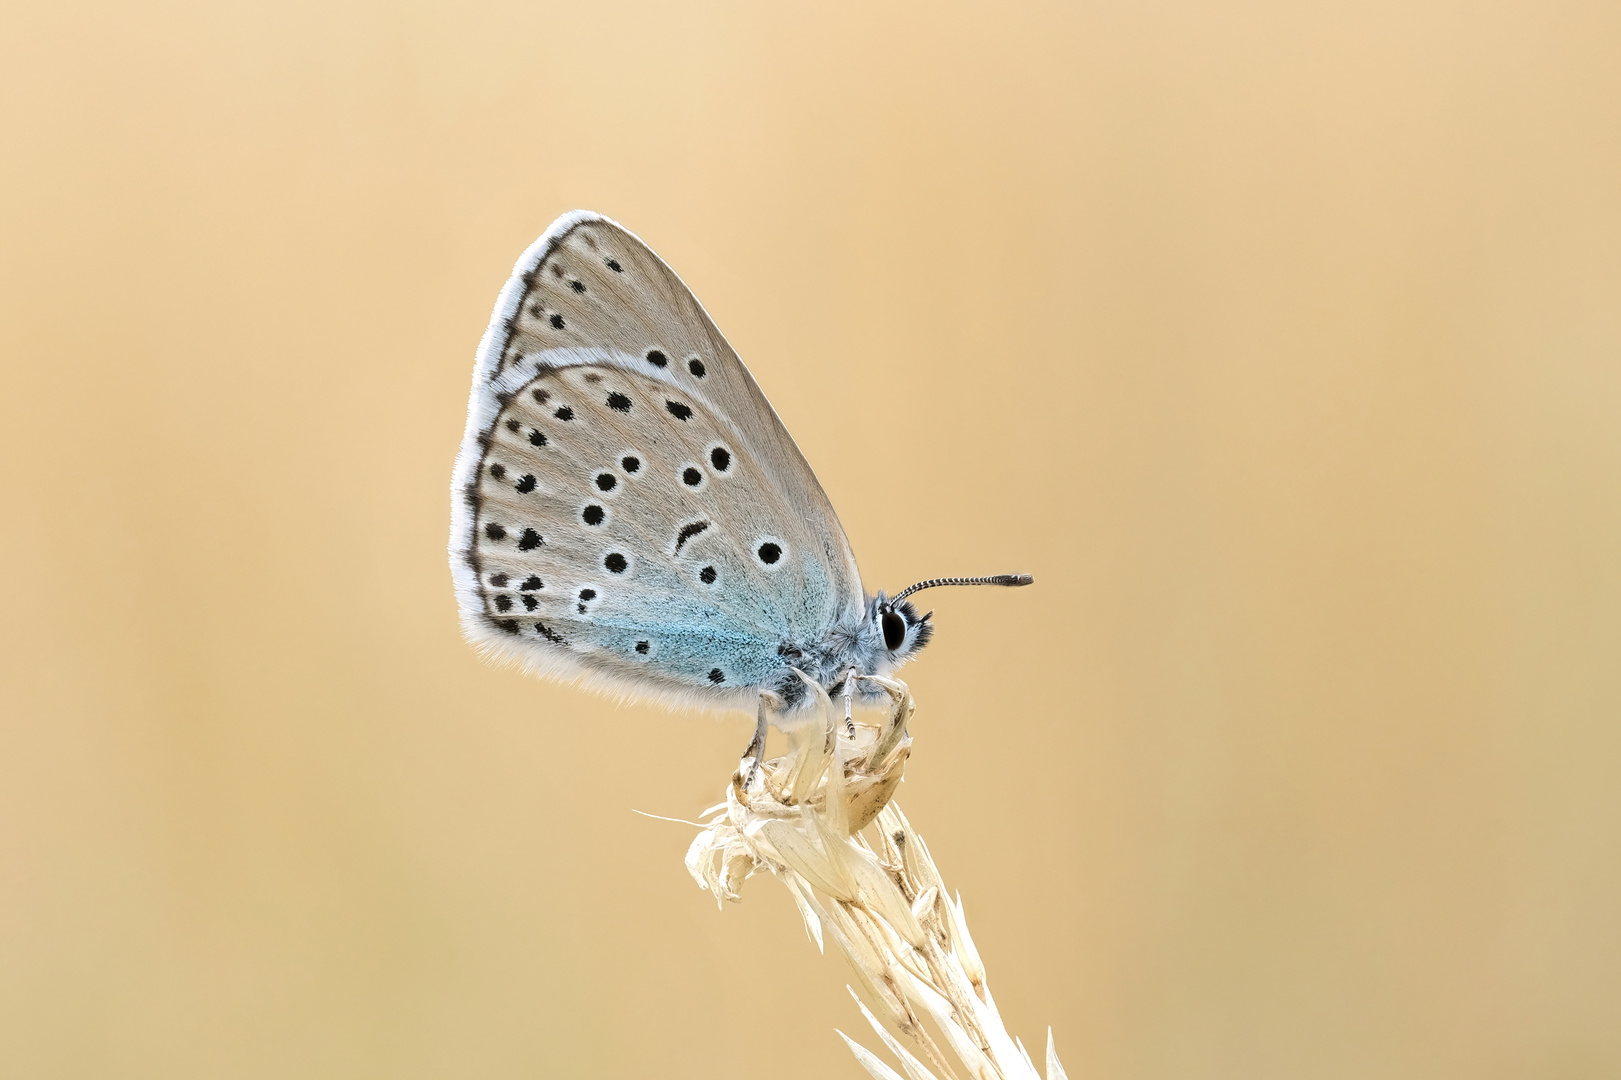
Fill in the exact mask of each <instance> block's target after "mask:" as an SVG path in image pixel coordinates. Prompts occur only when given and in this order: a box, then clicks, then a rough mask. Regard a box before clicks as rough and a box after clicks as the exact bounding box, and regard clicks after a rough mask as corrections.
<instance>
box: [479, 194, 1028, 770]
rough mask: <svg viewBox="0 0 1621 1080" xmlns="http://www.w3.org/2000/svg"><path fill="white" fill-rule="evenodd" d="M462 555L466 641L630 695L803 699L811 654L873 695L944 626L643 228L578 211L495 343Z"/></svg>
mask: <svg viewBox="0 0 1621 1080" xmlns="http://www.w3.org/2000/svg"><path fill="white" fill-rule="evenodd" d="M452 506H453V509H452V514H451V533H450V556H451V571H452V575H453V577H454V579H455V586H456V597H457V601H458V604H459V606H460V609H461V621H462V627H463V630H464V632H465V633H466V635H467V637H468V639H469V640H470V641H472V642H473V643H474V644H475V645H477V646H479V647H480V648H482V649H484V650H486V651H488V652H490V653H494V654H497V655H499V656H501V657H505V658H510V659H513V660H516V661H518V662H520V663H521V664H523V665H524V666H525V667H527V668H529V669H530V670H532V671H535V672H537V673H539V674H541V675H545V676H550V677H555V678H563V679H568V680H574V681H578V682H581V683H584V684H587V685H589V686H593V687H597V688H601V689H607V690H609V691H612V692H617V693H619V694H620V695H622V696H624V697H632V698H643V699H654V700H660V701H664V702H667V703H671V704H677V705H698V706H702V707H707V708H721V709H733V708H749V707H753V706H755V705H758V706H759V711H758V716H759V721H758V728H757V731H756V734H755V739H756V742H755V743H751V746H750V751H749V753H751V754H752V755H754V756H755V757H756V760H757V759H758V753H759V750H760V748H762V747H763V745H764V738H765V724H766V721H767V717H768V714H769V716H770V717H771V718H772V719H773V720H775V721H776V722H778V723H779V724H780V723H782V722H783V721H785V720H787V719H789V718H790V717H792V716H793V715H794V714H795V713H796V712H799V711H802V709H803V706H804V705H805V704H806V701H807V697H808V691H807V687H806V684H805V682H804V681H803V679H802V678H801V676H800V674H799V673H803V675H804V676H805V677H808V678H809V679H812V680H814V681H815V682H816V683H818V684H819V685H820V686H822V687H823V688H824V689H825V690H826V691H827V692H828V693H829V694H830V695H831V694H843V695H844V696H845V699H846V702H847V703H848V701H849V700H850V698H851V697H852V696H858V695H860V696H865V695H867V694H872V695H877V694H879V693H880V692H881V691H879V690H878V689H876V688H869V687H868V686H866V685H864V684H861V683H859V681H858V680H856V679H853V678H850V676H851V675H888V674H890V673H891V672H893V671H894V670H895V669H896V668H898V667H900V666H901V665H902V664H904V663H905V662H906V661H908V660H909V659H911V658H912V657H913V656H914V655H916V653H917V652H918V650H920V649H921V648H923V646H924V645H926V644H928V641H929V637H930V635H931V634H932V633H933V629H934V628H933V626H932V625H931V624H930V621H929V615H926V614H925V615H919V614H918V612H917V609H916V608H914V607H913V605H912V603H911V601H910V600H909V599H908V597H910V596H911V595H912V594H913V593H915V592H917V591H918V590H920V589H927V588H932V587H934V586H937V585H1028V584H1029V583H1030V580H1031V579H1030V577H1029V576H1028V575H1012V574H1007V575H999V576H995V577H979V578H932V579H930V580H927V581H921V582H919V583H917V584H916V585H913V586H911V587H910V588H907V589H904V590H902V591H901V592H900V593H898V594H897V595H896V596H894V597H893V598H891V597H888V596H886V595H885V594H884V593H882V592H879V593H878V594H877V595H875V596H868V595H867V593H866V592H865V590H864V589H863V588H862V585H861V575H860V573H859V572H858V571H857V569H856V562H855V556H854V555H853V554H852V552H851V550H850V543H849V541H848V540H847V539H846V538H845V535H844V529H843V527H842V526H841V525H840V524H839V519H838V515H837V514H835V513H834V512H833V506H832V504H831V503H830V502H829V501H828V498H827V495H826V493H824V492H823V491H822V486H821V485H820V484H819V483H817V481H816V476H815V474H814V473H813V472H811V468H810V465H809V464H808V463H806V461H805V458H804V456H803V455H802V454H801V453H800V452H799V448H798V447H797V446H795V445H794V441H793V439H792V438H791V437H790V436H789V434H788V431H787V429H786V428H784V427H783V425H782V422H781V421H780V420H778V419H777V414H776V413H775V412H774V411H773V410H772V408H771V405H770V403H769V402H768V401H766V398H765V395H764V394H763V393H761V391H760V388H759V386H757V385H756V384H755V382H754V379H753V378H752V377H751V376H750V375H749V372H748V369H747V368H745V367H744V366H743V362H742V361H741V360H739V359H738V357H737V354H736V353H734V352H733V351H732V348H731V346H729V345H728V344H727V343H726V339H725V338H723V337H722V336H721V334H720V331H719V330H717V329H716V328H715V324H714V323H713V322H711V321H710V319H709V316H708V315H707V314H706V313H705V311H704V309H703V307H702V306H701V305H700V304H699V303H698V301H697V299H696V298H695V297H694V296H693V295H692V293H691V292H690V291H689V290H688V289H687V287H686V286H685V285H684V284H682V282H681V279H680V278H678V277H677V276H676V275H675V273H674V272H673V271H672V270H671V269H670V268H669V267H668V266H666V265H665V264H664V262H663V261H662V260H661V259H659V257H658V256H657V255H655V254H654V253H653V252H652V251H651V250H650V249H649V248H648V247H647V245H645V244H643V243H642V242H641V241H640V240H639V239H637V238H636V237H635V236H634V235H632V234H631V233H630V232H628V231H627V230H625V229H624V228H622V227H621V226H619V225H618V224H617V223H615V222H613V221H610V220H608V219H607V218H605V217H602V216H600V215H597V214H592V213H588V212H584V211H577V212H575V213H571V214H566V215H564V216H563V217H561V218H559V219H558V220H557V221H555V222H554V223H553V224H552V226H551V227H550V228H549V229H547V230H546V233H545V235H544V236H542V237H541V238H540V239H539V240H538V241H536V242H535V243H534V244H533V245H532V246H531V247H530V248H529V250H528V251H526V252H525V253H524V255H523V257H522V258H521V259H520V260H519V261H518V265H517V267H516V269H515V270H514V271H513V274H512V278H511V280H509V281H508V282H507V284H506V287H505V288H504V289H502V291H501V296H500V299H499V300H498V301H497V303H496V307H495V313H494V315H493V316H492V318H491V320H490V325H489V329H488V330H486V331H485V333H484V338H483V341H482V342H481V343H480V345H479V350H478V359H477V363H476V366H475V368H474V373H473V389H472V394H471V396H470V398H469V400H468V409H467V429H466V434H465V436H464V438H463V439H462V445H461V452H460V454H459V455H458V456H457V458H456V471H455V480H454V484H453V490H452Z"/></svg>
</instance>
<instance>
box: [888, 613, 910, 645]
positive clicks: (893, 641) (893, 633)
mask: <svg viewBox="0 0 1621 1080" xmlns="http://www.w3.org/2000/svg"><path fill="white" fill-rule="evenodd" d="M905 641H906V620H905V619H903V618H901V617H900V616H899V615H898V614H896V613H895V612H893V611H886V612H884V645H885V647H886V648H888V649H889V651H890V652H894V651H895V650H896V649H898V648H900V647H901V645H902V643H903V642H905Z"/></svg>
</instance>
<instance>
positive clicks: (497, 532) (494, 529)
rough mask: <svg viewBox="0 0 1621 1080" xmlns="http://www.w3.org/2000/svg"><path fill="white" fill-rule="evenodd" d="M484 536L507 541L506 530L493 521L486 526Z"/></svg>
mask: <svg viewBox="0 0 1621 1080" xmlns="http://www.w3.org/2000/svg"><path fill="white" fill-rule="evenodd" d="M484 535H485V536H487V537H489V538H490V539H491V540H505V539H506V538H507V531H506V529H505V528H503V527H502V526H500V525H497V524H496V523H495V522H493V521H492V522H490V523H489V524H488V525H485V526H484Z"/></svg>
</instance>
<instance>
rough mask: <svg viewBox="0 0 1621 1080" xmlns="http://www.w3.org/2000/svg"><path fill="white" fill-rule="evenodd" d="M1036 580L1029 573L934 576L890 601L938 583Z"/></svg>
mask: <svg viewBox="0 0 1621 1080" xmlns="http://www.w3.org/2000/svg"><path fill="white" fill-rule="evenodd" d="M1034 580H1035V578H1033V577H1031V576H1030V575H1029V574H993V575H991V576H990V577H934V578H930V579H929V580H927V581H920V582H918V583H917V584H916V585H912V586H910V587H908V588H905V589H902V590H901V591H900V592H899V593H898V594H896V596H895V597H894V598H893V599H891V600H890V601H889V602H890V604H891V606H893V605H895V604H899V603H900V602H901V601H902V600H905V599H906V598H907V597H908V596H911V595H912V594H913V593H915V592H918V591H919V590H922V589H932V588H934V587H935V586H936V585H1028V584H1030V583H1031V582H1032V581H1034Z"/></svg>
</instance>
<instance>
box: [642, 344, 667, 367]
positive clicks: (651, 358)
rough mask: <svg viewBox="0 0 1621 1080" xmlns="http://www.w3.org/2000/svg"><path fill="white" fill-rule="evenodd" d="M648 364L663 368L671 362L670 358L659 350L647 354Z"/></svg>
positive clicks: (649, 351)
mask: <svg viewBox="0 0 1621 1080" xmlns="http://www.w3.org/2000/svg"><path fill="white" fill-rule="evenodd" d="M647 362H648V363H649V364H652V365H653V366H654V367H657V368H661V367H664V366H665V365H666V364H668V363H669V362H670V358H669V357H667V356H665V355H664V354H663V353H661V352H659V351H658V350H657V349H649V350H648V352H647Z"/></svg>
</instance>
